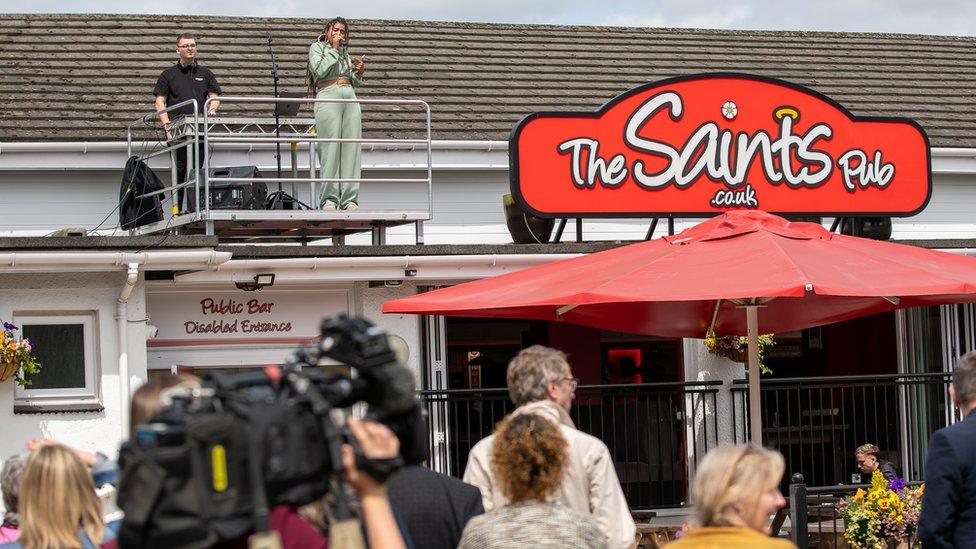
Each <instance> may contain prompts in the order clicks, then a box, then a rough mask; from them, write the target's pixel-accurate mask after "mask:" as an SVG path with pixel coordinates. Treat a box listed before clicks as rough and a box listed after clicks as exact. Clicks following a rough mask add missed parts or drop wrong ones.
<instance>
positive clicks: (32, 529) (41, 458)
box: [0, 444, 114, 549]
mask: <svg viewBox="0 0 976 549" xmlns="http://www.w3.org/2000/svg"><path fill="white" fill-rule="evenodd" d="M17 510H18V513H19V514H20V530H21V533H20V539H19V540H18V541H17V542H15V543H11V544H6V545H2V546H0V548H3V549H14V548H21V547H22V548H24V549H90V548H95V547H99V546H100V545H101V544H103V543H106V542H109V541H112V539H114V534H112V533H111V531H110V530H108V529H107V528H106V527H105V523H104V522H103V520H102V506H101V504H100V502H99V500H98V496H96V495H95V485H94V484H93V483H92V477H91V473H90V472H89V471H88V469H87V468H86V467H85V465H84V463H82V462H81V460H80V459H79V458H78V456H76V455H75V452H74V451H73V450H71V449H70V448H68V447H66V446H61V445H58V444H52V445H48V446H44V447H42V448H39V449H38V450H37V451H36V452H34V454H33V455H32V456H31V457H30V460H28V462H27V466H26V467H25V468H24V473H23V477H22V480H21V486H20V501H19V505H18V509H17Z"/></svg>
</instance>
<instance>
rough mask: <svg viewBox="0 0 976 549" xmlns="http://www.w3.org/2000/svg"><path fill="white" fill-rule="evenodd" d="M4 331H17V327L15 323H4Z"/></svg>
mask: <svg viewBox="0 0 976 549" xmlns="http://www.w3.org/2000/svg"><path fill="white" fill-rule="evenodd" d="M3 329H4V330H16V329H17V325H16V324H14V323H13V322H4V323H3Z"/></svg>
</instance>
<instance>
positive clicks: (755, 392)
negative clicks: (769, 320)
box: [746, 305, 762, 445]
mask: <svg viewBox="0 0 976 549" xmlns="http://www.w3.org/2000/svg"><path fill="white" fill-rule="evenodd" d="M746 325H747V328H748V334H747V336H748V341H749V347H748V350H749V439H750V440H751V441H752V442H754V443H756V444H759V445H762V409H761V408H760V406H759V398H760V397H759V307H758V306H757V305H747V306H746Z"/></svg>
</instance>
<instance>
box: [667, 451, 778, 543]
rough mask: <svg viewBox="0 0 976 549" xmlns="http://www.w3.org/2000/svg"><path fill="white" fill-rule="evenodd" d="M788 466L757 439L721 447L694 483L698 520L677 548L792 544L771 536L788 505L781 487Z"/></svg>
mask: <svg viewBox="0 0 976 549" xmlns="http://www.w3.org/2000/svg"><path fill="white" fill-rule="evenodd" d="M784 470H785V465H784V463H783V456H782V455H780V453H779V452H776V451H773V450H767V449H765V448H762V447H760V446H757V445H755V444H739V445H736V446H730V445H727V446H719V447H718V448H715V449H713V450H711V451H710V452H708V453H707V454H706V455H705V459H703V460H702V462H701V464H700V465H699V466H698V472H697V473H695V480H694V484H693V485H692V492H691V493H692V498H693V500H694V504H695V508H696V525H695V526H693V527H692V528H691V529H690V531H689V532H688V533H687V534H685V536H684V537H682V538H681V539H680V540H678V541H676V542H674V543H672V544H670V545H668V547H669V548H674V549H711V548H718V547H722V548H726V547H727V548H730V549H735V548H741V549H747V548H748V549H788V548H794V549H795V547H796V546H795V545H794V544H793V543H791V542H789V541H787V540H782V539H775V538H771V537H770V530H769V517H770V515H772V514H773V513H775V512H776V511H777V510H778V509H781V508H782V507H783V506H784V505H786V500H785V499H783V495H782V494H781V493H780V491H779V482H780V480H781V479H782V478H783V471H784Z"/></svg>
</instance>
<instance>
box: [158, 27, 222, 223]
mask: <svg viewBox="0 0 976 549" xmlns="http://www.w3.org/2000/svg"><path fill="white" fill-rule="evenodd" d="M176 54H177V55H179V57H180V59H179V61H177V63H176V64H175V65H173V66H172V67H170V68H168V69H166V70H164V71H163V72H162V74H160V75H159V79H157V80H156V87H155V88H154V89H153V95H155V96H156V111H161V110H163V109H165V108H166V107H170V106H173V105H176V104H177V103H182V102H183V101H187V100H189V99H196V100H197V108H198V109H200V110H201V111H202V109H203V108H204V102H205V101H206V100H207V98H209V97H216V96H218V95H219V94H220V84H218V83H217V77H216V76H214V73H213V71H211V70H210V69H208V68H206V67H204V66H202V65H200V64H199V63H197V39H196V37H194V36H193V35H192V34H190V33H186V32H185V33H183V34H181V35H179V36H177V37H176ZM218 106H220V102H219V101H216V100H214V101H211V102H210V104H209V106H208V109H209V111H210V114H211V115H213V114H215V113H216V112H217V107H218ZM180 115H185V116H188V117H191V118H192V116H193V105H192V104H191V105H186V106H183V107H180V108H178V109H175V110H173V111H171V112H164V113H161V114H160V115H159V120H160V122H162V123H163V127H164V128H166V138H167V139H169V138H170V132H169V124H170V117H172V118H176V117H177V116H180ZM205 148H206V143H204V142H203V140H202V139H201V140H200V149H199V150H198V151H197V153H198V154H197V155H196V156H197V165H198V166H200V167H203V151H204V149H205ZM187 168H188V166H187V160H186V147H180V148H179V149H177V150H176V180H177V181H179V182H180V183H182V182H184V181H186V179H187V172H188V171H189V170H188V169H187ZM201 185H202V180H201ZM184 191H185V189H184V188H180V190H179V194H178V196H179V198H178V200H179V202H178V204H175V205H174V209H177V208H178V209H180V210H182V209H183V196H184V194H185V192H184ZM201 192H202V191H201ZM189 209H190V210H193V211H195V210H196V209H197V208H196V206H195V205H193V206H191V207H190V208H189Z"/></svg>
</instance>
